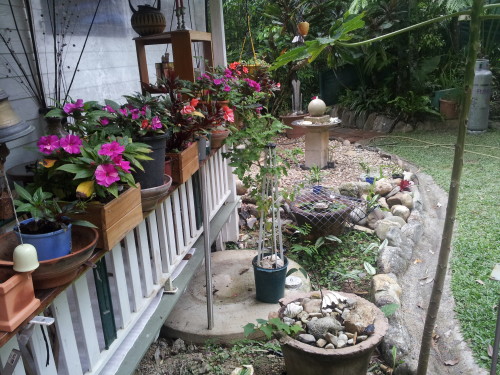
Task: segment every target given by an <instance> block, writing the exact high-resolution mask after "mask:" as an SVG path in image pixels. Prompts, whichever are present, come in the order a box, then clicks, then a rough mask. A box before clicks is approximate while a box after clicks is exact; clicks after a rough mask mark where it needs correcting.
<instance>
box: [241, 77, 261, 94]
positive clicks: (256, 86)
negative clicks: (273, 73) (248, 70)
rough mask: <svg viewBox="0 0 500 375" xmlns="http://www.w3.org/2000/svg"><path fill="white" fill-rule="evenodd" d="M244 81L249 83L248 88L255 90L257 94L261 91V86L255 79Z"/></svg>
mask: <svg viewBox="0 0 500 375" xmlns="http://www.w3.org/2000/svg"><path fill="white" fill-rule="evenodd" d="M244 80H245V82H246V83H248V86H250V87H251V88H253V89H254V90H255V91H257V92H259V91H260V84H259V83H258V82H255V81H254V80H253V79H250V78H245V79H244Z"/></svg>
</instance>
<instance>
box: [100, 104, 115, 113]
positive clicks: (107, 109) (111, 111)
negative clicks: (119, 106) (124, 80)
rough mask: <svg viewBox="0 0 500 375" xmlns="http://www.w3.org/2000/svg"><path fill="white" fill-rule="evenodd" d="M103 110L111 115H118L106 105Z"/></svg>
mask: <svg viewBox="0 0 500 375" xmlns="http://www.w3.org/2000/svg"><path fill="white" fill-rule="evenodd" d="M102 109H104V110H105V111H106V112H109V113H116V111H115V110H114V109H113V108H111V107H110V106H109V105H105V106H104V107H102Z"/></svg>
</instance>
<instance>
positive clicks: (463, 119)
mask: <svg viewBox="0 0 500 375" xmlns="http://www.w3.org/2000/svg"><path fill="white" fill-rule="evenodd" d="M482 12H483V0H474V2H473V5H472V12H471V20H470V36H469V49H468V54H467V62H466V68H465V85H464V87H463V90H464V92H465V95H464V100H463V103H462V108H461V111H460V120H459V130H458V135H457V142H456V144H455V157H454V160H453V170H452V174H451V182H450V191H449V196H448V207H447V209H446V217H445V221H444V228H443V236H442V239H441V248H440V250H439V258H438V264H437V267H436V274H435V276H434V285H433V287H432V293H431V298H430V302H429V308H428V310H427V316H426V318H425V325H424V331H423V334H422V343H421V347H420V356H419V358H418V369H417V375H425V374H427V366H428V362H429V352H430V348H431V344H432V333H433V330H434V325H435V323H436V318H437V313H438V311H439V304H440V302H441V296H442V294H443V285H444V280H445V277H446V271H447V269H448V259H449V256H450V246H451V239H452V235H453V226H454V224H455V215H456V211H457V201H458V192H459V188H460V177H461V176H462V167H463V155H464V143H465V132H466V129H467V119H468V115H469V107H470V103H471V97H472V85H473V82H474V65H475V61H476V57H477V53H478V51H479V32H480V25H481V20H480V15H481V13H482Z"/></svg>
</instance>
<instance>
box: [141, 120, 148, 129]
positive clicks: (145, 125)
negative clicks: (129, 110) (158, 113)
mask: <svg viewBox="0 0 500 375" xmlns="http://www.w3.org/2000/svg"><path fill="white" fill-rule="evenodd" d="M148 127H149V121H148V120H146V119H144V120H142V123H141V128H142V129H147V128H148Z"/></svg>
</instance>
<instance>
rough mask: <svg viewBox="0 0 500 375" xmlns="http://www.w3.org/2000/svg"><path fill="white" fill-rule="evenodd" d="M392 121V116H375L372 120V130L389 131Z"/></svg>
mask: <svg viewBox="0 0 500 375" xmlns="http://www.w3.org/2000/svg"><path fill="white" fill-rule="evenodd" d="M393 123H394V119H392V118H389V117H387V116H384V115H380V116H377V118H376V119H375V121H374V122H373V130H375V131H378V132H382V133H389V131H390V130H391V129H392V124H393Z"/></svg>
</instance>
